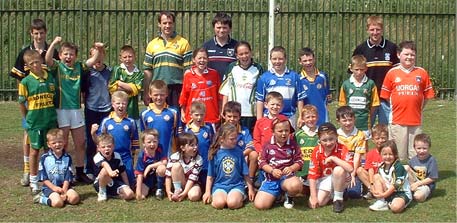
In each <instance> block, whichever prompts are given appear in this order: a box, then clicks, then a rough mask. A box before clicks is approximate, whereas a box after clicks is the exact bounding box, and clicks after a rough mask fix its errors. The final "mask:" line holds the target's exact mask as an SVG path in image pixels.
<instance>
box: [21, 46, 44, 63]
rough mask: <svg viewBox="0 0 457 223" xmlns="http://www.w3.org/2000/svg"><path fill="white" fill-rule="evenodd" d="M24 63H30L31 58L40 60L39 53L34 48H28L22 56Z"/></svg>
mask: <svg viewBox="0 0 457 223" xmlns="http://www.w3.org/2000/svg"><path fill="white" fill-rule="evenodd" d="M22 58H23V59H24V62H25V63H26V65H27V64H28V63H30V62H31V61H32V60H33V59H39V60H41V61H42V58H41V55H40V53H38V51H36V50H32V49H28V50H26V51H25V53H24V56H23V57H22Z"/></svg>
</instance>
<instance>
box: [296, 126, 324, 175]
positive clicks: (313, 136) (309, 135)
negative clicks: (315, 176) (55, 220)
mask: <svg viewBox="0 0 457 223" xmlns="http://www.w3.org/2000/svg"><path fill="white" fill-rule="evenodd" d="M295 141H296V142H297V144H298V146H299V147H300V150H301V154H302V159H303V167H302V169H301V171H299V172H298V174H297V175H299V176H306V175H307V174H308V169H309V162H310V160H311V154H312V153H313V150H314V147H316V146H317V144H318V143H319V137H318V135H317V129H316V131H311V130H310V129H309V128H308V127H307V126H306V125H304V126H303V127H302V129H300V130H299V131H297V132H296V133H295Z"/></svg>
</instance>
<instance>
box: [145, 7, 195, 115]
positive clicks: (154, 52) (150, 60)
mask: <svg viewBox="0 0 457 223" xmlns="http://www.w3.org/2000/svg"><path fill="white" fill-rule="evenodd" d="M157 20H158V25H159V28H160V33H159V36H158V37H156V38H154V39H153V40H151V42H149V43H148V46H147V47H146V55H145V57H144V62H143V65H144V80H143V89H148V87H149V83H150V82H151V80H163V81H165V83H167V85H168V98H167V104H169V105H174V106H178V99H179V95H181V89H182V79H183V74H184V70H185V69H187V68H188V67H189V66H190V65H191V64H192V61H191V60H192V48H191V47H190V44H189V42H188V41H187V40H186V39H184V38H183V37H182V36H180V35H178V34H176V32H175V15H174V14H173V13H171V12H168V11H164V12H160V14H159V16H158V18H157ZM150 100H151V98H150V97H149V92H148V91H144V92H143V102H144V105H146V106H148V105H149V103H150V102H151V101H150Z"/></svg>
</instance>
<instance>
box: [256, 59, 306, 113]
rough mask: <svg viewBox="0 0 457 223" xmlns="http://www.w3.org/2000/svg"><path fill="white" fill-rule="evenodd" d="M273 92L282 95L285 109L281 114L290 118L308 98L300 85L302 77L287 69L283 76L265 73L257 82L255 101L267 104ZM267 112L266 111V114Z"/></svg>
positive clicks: (270, 72) (271, 71)
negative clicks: (266, 101) (267, 99)
mask: <svg viewBox="0 0 457 223" xmlns="http://www.w3.org/2000/svg"><path fill="white" fill-rule="evenodd" d="M271 91H277V92H279V93H281V95H282V97H283V98H284V100H283V105H284V106H283V109H282V111H281V114H283V115H285V116H287V117H290V116H293V115H294V114H295V111H296V110H297V102H298V101H299V100H303V99H305V97H306V92H305V91H304V90H303V86H302V85H301V84H300V76H299V75H298V74H297V73H296V72H295V71H292V70H289V69H287V68H286V71H285V73H284V74H283V75H278V74H276V73H275V72H274V71H273V70H269V71H266V72H265V73H263V74H262V75H261V76H260V78H259V80H258V81H257V88H256V92H255V99H256V100H257V101H261V102H265V98H266V96H267V94H268V93H269V92H271ZM266 112H267V110H266V109H264V114H266Z"/></svg>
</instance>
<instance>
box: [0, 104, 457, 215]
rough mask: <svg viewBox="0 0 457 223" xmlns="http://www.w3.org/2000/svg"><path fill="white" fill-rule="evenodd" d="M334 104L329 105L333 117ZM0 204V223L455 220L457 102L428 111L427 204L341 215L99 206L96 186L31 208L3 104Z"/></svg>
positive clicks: (16, 132) (12, 120)
mask: <svg viewBox="0 0 457 223" xmlns="http://www.w3.org/2000/svg"><path fill="white" fill-rule="evenodd" d="M335 108H336V104H335V103H334V104H332V105H331V114H334V110H335ZM0 113H1V114H2V116H1V118H0V121H1V123H2V125H1V126H0V136H1V139H2V140H1V141H0V144H1V145H2V146H1V147H0V178H1V181H0V188H1V190H0V197H2V198H3V202H2V205H1V206H0V219H1V221H8V222H10V221H46V222H49V221H103V222H111V221H249V222H253V221H255V222H260V221H262V222H270V221H271V222H278V221H281V222H286V221H295V222H297V221H313V222H314V221H383V222H386V221H395V222H405V221H406V222H411V221H415V222H417V221H420V222H456V220H457V217H456V146H455V145H456V130H455V129H456V105H455V101H432V102H431V103H429V104H428V105H427V107H426V109H425V115H424V120H425V122H424V125H423V129H424V132H426V133H429V134H430V135H431V137H432V141H433V142H432V149H431V152H432V154H433V155H434V156H435V157H436V158H437V160H438V167H439V174H440V179H439V180H438V183H437V189H436V191H435V192H434V194H433V197H432V198H431V199H429V200H428V201H426V202H425V203H421V204H418V203H415V202H413V203H412V204H411V205H410V206H409V207H408V208H407V209H406V211H405V212H403V213H401V214H392V213H391V212H372V211H369V210H368V206H369V202H367V201H365V200H350V201H348V202H346V203H345V205H346V210H345V211H344V212H343V213H342V214H335V213H333V212H332V207H331V206H326V207H323V208H320V209H317V210H311V209H309V208H307V207H306V206H305V204H306V203H305V199H304V198H297V199H296V205H295V208H294V209H292V210H286V209H284V208H283V207H282V206H279V205H278V206H275V207H274V208H273V209H271V210H267V211H258V210H256V209H255V208H254V207H253V205H252V204H251V203H247V204H246V206H245V207H244V208H241V209H239V210H215V209H213V208H212V207H211V206H210V205H204V204H202V203H201V202H197V203H192V202H188V201H184V202H181V203H172V202H168V201H166V200H163V201H157V200H155V199H154V198H148V199H146V200H144V201H140V202H137V201H132V202H124V201H121V200H118V199H110V200H108V201H107V202H104V203H97V201H96V197H97V196H96V193H95V190H94V189H93V187H92V186H89V185H86V186H77V187H76V190H77V191H78V192H79V193H80V195H81V198H82V202H81V204H79V205H76V206H66V207H64V208H63V209H54V208H49V207H46V206H42V205H38V204H33V203H32V196H31V195H30V194H29V190H28V188H24V187H21V186H19V176H20V175H21V168H22V167H21V162H22V161H21V159H22V158H21V157H22V152H21V149H20V145H21V140H20V138H21V135H22V130H21V128H20V118H19V113H18V110H17V105H16V104H15V103H0Z"/></svg>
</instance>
